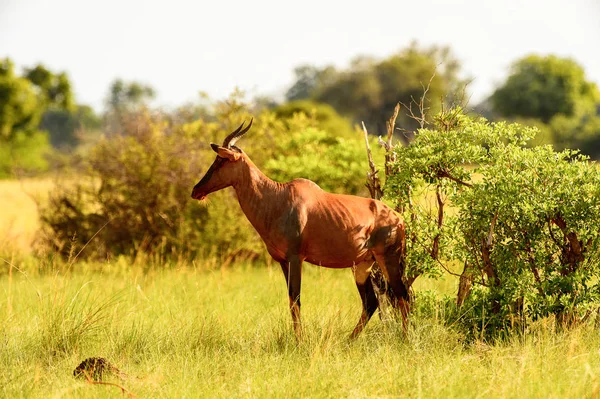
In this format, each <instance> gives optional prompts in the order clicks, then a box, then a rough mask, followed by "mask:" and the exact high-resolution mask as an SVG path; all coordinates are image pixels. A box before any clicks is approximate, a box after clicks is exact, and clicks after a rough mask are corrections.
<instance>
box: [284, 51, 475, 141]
mask: <svg viewBox="0 0 600 399" xmlns="http://www.w3.org/2000/svg"><path fill="white" fill-rule="evenodd" d="M459 72H460V64H459V62H458V61H457V60H456V59H455V57H454V56H453V55H452V53H451V51H450V49H449V48H448V47H435V46H433V47H429V48H422V47H419V46H418V45H417V44H416V43H413V44H412V45H411V46H410V47H408V48H406V49H403V50H401V51H400V52H398V53H396V54H394V55H392V56H390V57H388V58H386V59H383V60H377V59H374V58H372V57H364V56H361V57H357V58H355V59H354V60H353V62H352V63H351V65H350V67H349V68H347V69H345V70H335V69H334V68H332V67H326V68H323V69H319V68H316V67H312V66H302V67H299V68H297V69H296V77H297V80H296V83H294V85H293V86H292V87H291V88H290V90H289V91H288V95H287V97H288V99H303V98H312V99H315V100H317V101H319V102H323V103H327V104H330V105H331V106H333V107H334V108H335V109H336V110H337V111H338V112H339V113H341V114H342V115H344V116H347V117H349V118H350V119H351V120H352V121H353V122H361V121H364V122H365V123H367V124H368V126H372V127H373V128H372V129H371V130H372V131H373V132H375V133H379V134H383V133H384V132H385V131H386V127H385V120H386V119H387V118H386V117H387V112H389V110H390V109H393V108H394V106H395V105H396V104H397V103H398V102H402V103H404V104H406V105H409V106H410V104H411V103H412V102H413V100H415V99H417V98H420V97H421V94H422V93H423V89H424V88H426V87H429V89H428V92H427V96H426V99H425V106H426V108H428V109H429V110H430V113H432V114H435V113H437V111H439V109H440V107H441V105H442V104H443V103H445V102H452V101H453V98H452V95H454V94H456V93H458V92H459V91H460V87H461V86H462V84H463V83H464V82H463V81H461V79H460V78H459ZM398 123H399V125H401V126H404V127H405V128H406V129H408V130H410V131H412V130H413V129H415V128H416V127H417V124H416V123H415V122H414V121H413V120H412V119H411V118H409V117H406V116H405V115H400V117H399V118H398Z"/></svg>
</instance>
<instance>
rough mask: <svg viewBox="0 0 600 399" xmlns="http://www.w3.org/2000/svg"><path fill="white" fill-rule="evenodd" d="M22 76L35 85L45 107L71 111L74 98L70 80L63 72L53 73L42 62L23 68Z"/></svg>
mask: <svg viewBox="0 0 600 399" xmlns="http://www.w3.org/2000/svg"><path fill="white" fill-rule="evenodd" d="M24 77H25V78H27V79H28V80H29V81H30V82H31V83H33V84H34V85H35V88H36V90H37V91H38V96H39V97H40V99H41V100H42V101H43V102H44V103H46V107H49V108H54V109H63V110H67V111H72V110H74V108H75V100H74V95H73V91H72V89H71V82H70V81H69V77H68V76H67V74H66V73H65V72H60V73H58V74H55V73H53V72H51V71H50V70H48V69H47V68H46V67H45V66H43V65H42V64H38V65H36V66H35V67H33V68H27V69H25V73H24Z"/></svg>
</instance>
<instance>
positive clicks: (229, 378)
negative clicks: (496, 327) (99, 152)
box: [0, 182, 600, 398]
mask: <svg viewBox="0 0 600 399" xmlns="http://www.w3.org/2000/svg"><path fill="white" fill-rule="evenodd" d="M30 183H31V184H33V187H38V186H35V182H26V184H30ZM3 184H4V185H0V198H3V199H4V198H8V196H7V195H6V193H5V192H2V190H4V189H6V188H7V187H8V191H11V192H13V194H14V191H15V190H16V189H17V186H15V185H13V186H11V185H10V182H7V183H3ZM12 184H16V183H12ZM47 184H50V183H47ZM18 187H23V186H22V185H21V184H18ZM39 187H42V188H43V187H44V186H43V185H40V186H39ZM46 187H47V186H46ZM46 191H47V188H46ZM12 198H17V200H16V201H15V202H13V203H12V204H13V205H12V206H10V204H9V203H8V202H6V206H3V208H2V209H1V210H0V223H2V224H0V226H2V227H1V228H0V237H8V236H11V237H13V238H15V239H17V242H20V241H18V239H19V238H22V237H21V236H20V235H26V236H27V237H31V236H32V234H35V229H36V228H37V227H36V226H37V225H36V223H37V216H36V213H35V212H33V211H31V212H29V211H28V212H25V213H24V212H22V210H23V209H30V208H28V207H29V206H30V204H29V203H28V202H27V201H24V200H23V201H21V200H18V198H22V197H20V196H18V195H13V197H12ZM18 204H20V205H18ZM20 207H25V208H20ZM20 210H21V211H20ZM7 215H8V216H7ZM15 215H16V216H15ZM7 220H14V221H13V222H9V223H7ZM6 226H9V228H8V229H6ZM2 229H5V230H2ZM22 239H23V241H22V243H23V244H22V245H23V247H22V248H20V247H15V249H13V250H12V252H7V251H6V250H4V252H3V253H5V254H9V255H11V254H14V256H6V255H2V256H0V258H1V259H0V267H2V268H4V269H3V270H2V272H1V273H0V292H1V293H2V294H0V395H1V396H3V397H7V398H16V397H32V398H46V397H48V398H52V397H57V398H58V397H67V398H69V397H78V398H81V397H94V398H95V397H124V395H122V394H121V391H120V388H118V387H116V386H110V385H91V384H88V383H86V382H85V381H82V380H77V379H75V378H73V375H72V373H73V369H74V368H75V367H76V366H77V365H78V364H79V363H80V362H81V361H82V360H83V359H85V358H88V357H100V356H101V357H105V358H107V359H108V360H109V361H111V362H112V363H113V364H114V365H116V366H117V367H119V368H120V369H121V370H122V371H123V372H125V373H126V374H127V375H128V376H127V377H126V378H125V379H123V380H120V379H118V378H116V377H112V378H108V379H106V380H105V382H111V383H115V384H118V385H120V386H122V387H123V388H126V389H127V390H128V391H129V392H131V393H132V394H133V395H135V397H139V398H151V397H152V398H154V397H165V398H172V397H187V398H196V397H210V398H212V397H223V398H230V397H252V398H254V397H285V398H288V397H292V398H296V397H311V398H312V397H316V398H337V397H356V398H365V397H368V398H396V397H401V398H421V397H423V398H464V397H466V398H476V397H485V398H488V397H491V398H506V397H508V398H522V397H534V398H580V397H597V395H598V391H599V390H600V381H599V377H600V335H599V334H598V332H597V330H595V329H593V328H592V327H589V326H583V327H580V328H576V329H572V330H570V331H567V332H556V331H555V329H554V325H553V323H552V320H545V321H541V322H539V323H538V324H537V325H535V326H534V328H533V329H532V331H531V332H530V333H528V334H526V335H523V336H516V337H514V338H511V339H508V340H506V341H503V342H496V343H494V344H491V343H486V342H466V341H465V339H464V336H463V335H462V334H461V333H459V332H458V331H456V330H455V329H454V328H453V327H451V326H450V327H449V326H445V325H442V323H441V321H439V320H437V318H436V317H435V316H429V317H418V316H415V317H413V319H412V325H411V327H410V329H409V333H408V335H407V336H404V334H403V333H402V332H401V329H400V328H399V326H398V325H397V323H395V322H393V321H387V322H382V321H381V320H380V319H379V317H378V316H377V314H376V315H375V317H374V318H373V319H372V321H371V322H370V323H369V325H368V326H367V328H366V329H365V331H364V333H363V335H361V336H360V337H359V339H358V340H356V341H354V342H350V341H348V335H349V333H350V331H351V330H352V328H353V327H354V325H355V323H356V321H357V319H358V316H359V314H360V300H359V297H358V294H357V292H356V288H355V286H354V281H353V278H352V276H351V272H350V271H348V270H327V269H323V268H317V267H313V266H311V265H306V266H305V268H304V275H303V291H302V304H303V305H302V312H303V323H304V333H305V336H304V339H303V341H302V342H300V343H297V342H296V340H295V338H294V336H293V334H292V332H291V320H290V319H291V318H290V316H289V312H288V310H287V294H286V292H285V291H286V290H285V283H284V279H283V276H282V274H281V271H280V270H279V268H270V267H261V266H257V267H256V266H255V267H251V266H248V265H244V264H240V265H230V266H229V267H226V268H220V267H218V266H217V267H215V263H214V261H209V260H206V261H202V260H198V261H197V262H194V263H188V264H183V263H180V264H177V265H170V266H168V267H164V265H149V264H143V263H142V264H140V262H138V263H137V264H136V265H132V264H131V262H130V261H128V260H127V259H125V258H119V259H115V260H114V261H111V262H110V263H104V264H87V263H83V262H76V263H74V264H73V265H71V266H69V267H62V268H56V269H54V270H46V271H43V270H42V271H40V270H39V268H35V267H34V266H32V263H31V262H32V261H31V257H30V256H29V257H27V261H26V262H25V261H22V260H21V256H20V255H21V253H20V252H19V251H21V250H24V251H25V252H27V245H30V244H27V242H28V241H27V240H28V239H25V238H22ZM417 289H419V290H423V289H433V290H436V291H437V292H444V293H448V294H451V293H452V292H454V290H455V281H454V280H451V279H446V280H442V281H426V280H424V281H421V282H419V284H418V286H417ZM125 397H127V395H125Z"/></svg>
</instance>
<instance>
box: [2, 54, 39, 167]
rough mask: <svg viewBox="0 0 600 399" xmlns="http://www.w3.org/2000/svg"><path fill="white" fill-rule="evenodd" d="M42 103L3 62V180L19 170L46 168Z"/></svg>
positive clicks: (8, 63)
mask: <svg viewBox="0 0 600 399" xmlns="http://www.w3.org/2000/svg"><path fill="white" fill-rule="evenodd" d="M43 111H44V104H43V101H42V100H41V99H40V97H38V95H37V93H36V90H35V88H34V85H33V84H32V83H31V81H29V80H28V79H26V78H24V77H19V76H17V75H16V74H15V69H14V64H13V63H12V61H11V60H10V59H8V58H6V59H4V60H1V61H0V177H6V176H10V175H11V174H12V173H14V172H16V171H17V170H23V171H34V170H43V169H45V168H46V167H47V162H46V161H45V159H44V156H43V155H44V154H45V153H46V152H47V151H48V150H49V146H48V139H47V135H46V134H45V133H44V132H41V131H40V130H38V126H39V122H40V118H41V116H42V113H43Z"/></svg>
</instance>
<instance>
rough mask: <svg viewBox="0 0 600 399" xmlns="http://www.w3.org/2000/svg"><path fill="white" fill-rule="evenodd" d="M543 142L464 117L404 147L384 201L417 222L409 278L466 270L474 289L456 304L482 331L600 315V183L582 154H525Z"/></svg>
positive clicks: (439, 124) (450, 116)
mask: <svg viewBox="0 0 600 399" xmlns="http://www.w3.org/2000/svg"><path fill="white" fill-rule="evenodd" d="M535 133H536V129H534V128H530V127H524V126H521V125H518V124H507V123H506V122H497V123H490V122H488V121H486V120H485V119H483V118H479V119H477V118H476V119H473V118H469V117H467V116H465V115H464V114H463V113H462V110H460V109H459V108H454V109H451V110H446V111H444V112H442V113H441V114H438V116H437V117H436V118H435V125H434V128H431V129H420V130H419V132H418V133H417V135H416V136H415V140H414V141H413V142H411V143H410V144H409V145H408V146H404V147H403V146H399V147H396V148H395V155H396V160H395V162H394V163H393V165H391V166H392V170H393V173H392V175H391V176H390V178H389V180H388V182H387V184H386V196H388V198H391V199H393V200H395V201H396V203H397V205H398V209H399V210H400V211H401V212H402V213H403V214H404V217H405V220H406V221H407V234H408V240H407V245H408V250H407V265H408V275H407V277H408V279H409V280H410V279H414V278H416V277H417V276H419V275H424V274H428V275H434V276H435V275H437V274H440V273H442V270H443V269H446V270H451V269H452V270H455V269H456V266H457V264H459V265H464V271H463V274H462V277H461V282H463V280H464V281H466V282H468V283H469V284H471V283H474V284H475V289H474V290H473V291H472V293H471V295H470V296H468V295H467V294H468V292H469V291H468V290H467V292H462V294H461V293H460V292H459V298H457V299H458V303H459V304H462V303H463V301H464V306H463V308H462V309H463V311H462V312H463V313H461V315H460V317H461V320H462V321H463V322H465V323H466V324H468V325H469V326H470V328H472V329H474V330H480V329H481V328H483V329H484V330H486V331H488V332H491V331H494V332H497V331H499V330H500V331H501V330H503V329H509V328H510V327H512V326H515V325H518V326H520V327H522V328H526V327H527V325H528V323H529V322H530V321H532V320H535V319H537V318H539V317H545V316H548V315H556V316H557V317H559V318H560V320H563V321H576V320H582V319H583V318H585V317H587V316H588V315H589V312H590V311H592V310H595V309H596V308H597V307H596V305H595V301H596V300H597V299H598V294H599V293H600V280H599V279H598V277H600V268H599V265H600V229H599V227H600V226H599V225H598V221H600V191H599V187H600V177H599V176H600V175H599V174H598V171H597V168H596V166H595V165H594V164H592V163H589V162H588V161H587V159H586V158H585V157H583V156H580V155H577V154H576V153H574V152H572V151H563V152H555V151H553V150H552V148H551V147H549V146H538V147H533V148H531V147H527V146H525V144H526V143H527V142H528V141H529V140H530V139H531V138H532V137H533V136H534V135H535ZM469 284H466V285H465V287H468V286H469ZM461 295H462V296H461ZM465 297H468V298H467V299H466V301H465Z"/></svg>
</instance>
